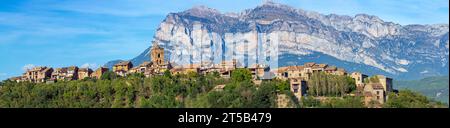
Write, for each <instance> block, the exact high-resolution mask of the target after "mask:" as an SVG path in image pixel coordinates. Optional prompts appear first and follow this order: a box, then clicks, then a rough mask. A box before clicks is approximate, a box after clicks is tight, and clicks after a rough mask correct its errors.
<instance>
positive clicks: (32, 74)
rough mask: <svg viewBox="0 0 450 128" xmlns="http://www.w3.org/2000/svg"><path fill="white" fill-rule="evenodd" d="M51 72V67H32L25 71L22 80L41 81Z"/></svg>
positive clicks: (47, 78)
mask: <svg viewBox="0 0 450 128" xmlns="http://www.w3.org/2000/svg"><path fill="white" fill-rule="evenodd" d="M52 72H53V68H49V67H34V68H32V69H30V70H27V71H26V72H25V74H24V77H23V79H24V81H30V82H34V83H43V82H46V81H47V80H49V79H50V77H51V74H52Z"/></svg>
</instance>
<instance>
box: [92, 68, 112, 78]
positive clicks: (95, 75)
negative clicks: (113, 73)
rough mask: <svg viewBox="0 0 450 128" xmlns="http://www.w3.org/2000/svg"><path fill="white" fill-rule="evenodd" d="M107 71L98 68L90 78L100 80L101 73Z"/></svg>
mask: <svg viewBox="0 0 450 128" xmlns="http://www.w3.org/2000/svg"><path fill="white" fill-rule="evenodd" d="M108 70H109V69H108V68H105V67H99V68H98V69H97V70H95V72H93V73H92V75H91V77H92V78H96V79H101V78H102V75H103V73H105V72H107V71H108Z"/></svg>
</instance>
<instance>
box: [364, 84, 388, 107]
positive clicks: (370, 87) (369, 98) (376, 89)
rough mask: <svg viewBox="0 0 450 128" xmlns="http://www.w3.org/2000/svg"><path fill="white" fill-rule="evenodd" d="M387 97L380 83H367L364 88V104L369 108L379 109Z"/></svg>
mask: <svg viewBox="0 0 450 128" xmlns="http://www.w3.org/2000/svg"><path fill="white" fill-rule="evenodd" d="M386 99H387V96H386V91H384V87H383V86H382V84H380V83H369V84H366V85H365V86H364V103H365V104H366V106H369V107H379V106H380V105H382V104H384V103H385V102H386Z"/></svg>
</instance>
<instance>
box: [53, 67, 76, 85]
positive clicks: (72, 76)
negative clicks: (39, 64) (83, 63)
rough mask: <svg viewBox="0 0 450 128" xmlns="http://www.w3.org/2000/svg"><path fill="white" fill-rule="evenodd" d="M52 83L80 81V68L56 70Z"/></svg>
mask: <svg viewBox="0 0 450 128" xmlns="http://www.w3.org/2000/svg"><path fill="white" fill-rule="evenodd" d="M51 80H52V81H65V80H69V81H70V80H78V67H77V66H70V67H63V68H56V69H55V70H54V71H53V72H52V74H51Z"/></svg>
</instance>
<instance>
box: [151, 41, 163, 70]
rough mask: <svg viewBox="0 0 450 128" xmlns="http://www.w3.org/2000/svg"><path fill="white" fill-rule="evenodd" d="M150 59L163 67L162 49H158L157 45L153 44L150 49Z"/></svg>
mask: <svg viewBox="0 0 450 128" xmlns="http://www.w3.org/2000/svg"><path fill="white" fill-rule="evenodd" d="M150 56H151V59H152V62H153V63H154V64H156V65H164V64H165V63H164V48H161V47H159V45H158V44H157V43H153V47H152V49H151V55H150Z"/></svg>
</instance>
